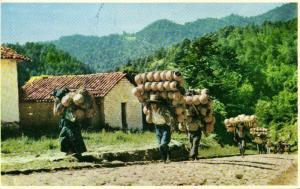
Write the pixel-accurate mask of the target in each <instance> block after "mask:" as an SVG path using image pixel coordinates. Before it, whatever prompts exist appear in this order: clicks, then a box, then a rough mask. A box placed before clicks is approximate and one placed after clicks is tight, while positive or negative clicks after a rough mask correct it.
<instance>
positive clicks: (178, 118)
mask: <svg viewBox="0 0 300 189" xmlns="http://www.w3.org/2000/svg"><path fill="white" fill-rule="evenodd" d="M177 121H178V122H179V123H182V122H184V115H182V114H180V115H178V116H177Z"/></svg>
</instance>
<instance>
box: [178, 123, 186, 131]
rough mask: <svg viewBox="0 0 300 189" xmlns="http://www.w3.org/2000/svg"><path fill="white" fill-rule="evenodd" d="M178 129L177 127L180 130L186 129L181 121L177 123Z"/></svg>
mask: <svg viewBox="0 0 300 189" xmlns="http://www.w3.org/2000/svg"><path fill="white" fill-rule="evenodd" d="M178 129H179V130H180V131H186V128H185V126H184V125H183V123H179V124H178Z"/></svg>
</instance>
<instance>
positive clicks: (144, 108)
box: [143, 106, 148, 115]
mask: <svg viewBox="0 0 300 189" xmlns="http://www.w3.org/2000/svg"><path fill="white" fill-rule="evenodd" d="M147 112H148V109H147V106H144V107H143V113H144V114H145V115H147Z"/></svg>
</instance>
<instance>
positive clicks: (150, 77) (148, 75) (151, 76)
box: [146, 72, 154, 82]
mask: <svg viewBox="0 0 300 189" xmlns="http://www.w3.org/2000/svg"><path fill="white" fill-rule="evenodd" d="M153 75H154V72H148V73H147V75H146V78H147V81H150V82H151V81H154V77H153Z"/></svg>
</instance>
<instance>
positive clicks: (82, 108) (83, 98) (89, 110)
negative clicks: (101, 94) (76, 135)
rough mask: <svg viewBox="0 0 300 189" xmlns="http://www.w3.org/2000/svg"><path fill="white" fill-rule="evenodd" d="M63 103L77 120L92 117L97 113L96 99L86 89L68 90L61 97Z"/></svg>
mask: <svg viewBox="0 0 300 189" xmlns="http://www.w3.org/2000/svg"><path fill="white" fill-rule="evenodd" d="M60 102H61V104H62V105H63V106H64V107H65V108H67V109H68V110H69V111H70V112H71V113H72V114H73V116H74V117H75V119H76V120H83V119H85V118H92V117H93V116H94V115H95V114H96V111H95V99H94V97H93V95H92V94H91V93H89V92H88V91H87V90H86V89H78V90H76V91H74V92H68V93H66V94H65V95H64V96H63V97H62V98H61V101H60Z"/></svg>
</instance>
